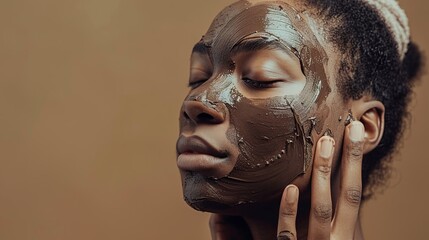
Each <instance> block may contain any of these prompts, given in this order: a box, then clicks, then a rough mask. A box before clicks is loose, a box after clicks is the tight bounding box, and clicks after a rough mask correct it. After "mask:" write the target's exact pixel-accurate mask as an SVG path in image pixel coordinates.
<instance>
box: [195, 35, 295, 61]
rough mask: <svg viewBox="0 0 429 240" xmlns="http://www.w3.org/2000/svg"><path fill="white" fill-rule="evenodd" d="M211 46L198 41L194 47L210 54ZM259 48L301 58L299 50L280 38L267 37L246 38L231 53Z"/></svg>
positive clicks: (198, 50) (198, 51) (197, 50)
mask: <svg viewBox="0 0 429 240" xmlns="http://www.w3.org/2000/svg"><path fill="white" fill-rule="evenodd" d="M209 49H210V47H208V46H207V45H205V44H204V43H203V42H198V43H197V44H195V46H194V48H193V49H192V52H193V53H201V54H208V53H209ZM258 50H283V51H285V52H286V53H288V54H291V55H293V56H296V57H298V58H299V54H298V51H297V50H296V49H294V48H289V47H287V46H285V45H284V44H282V43H281V42H280V41H278V40H272V39H266V38H259V37H258V38H250V39H245V40H243V41H241V42H239V43H238V44H236V45H235V46H234V47H233V49H232V50H231V54H232V55H234V54H237V53H239V52H254V51H258Z"/></svg>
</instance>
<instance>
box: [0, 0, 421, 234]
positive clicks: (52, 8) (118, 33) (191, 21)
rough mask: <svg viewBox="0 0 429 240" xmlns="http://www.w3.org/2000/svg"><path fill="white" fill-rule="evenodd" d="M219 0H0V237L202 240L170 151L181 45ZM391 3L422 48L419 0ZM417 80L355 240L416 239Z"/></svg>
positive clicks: (181, 74) (182, 66) (201, 224)
mask: <svg viewBox="0 0 429 240" xmlns="http://www.w3.org/2000/svg"><path fill="white" fill-rule="evenodd" d="M229 2H230V1H227V0H223V1H219V0H218V1H213V0H211V1H200V0H188V1H186V2H183V1H173V0H171V1H168V2H167V1H150V2H149V1H147V0H143V1H142V0H103V1H102V0H70V1H67V0H63V1H58V0H44V1H34V0H13V1H5V0H3V1H1V2H0V239H5V240H15V239H16V240H27V239H28V240H30V239H31V240H35V239H43V240H50V239H103V240H109V239H191V240H193V239H208V236H209V232H208V228H207V219H208V214H203V213H198V212H196V211H193V210H191V209H190V208H188V207H187V206H186V205H185V203H184V202H183V200H182V197H181V189H180V182H179V175H178V171H177V169H176V165H175V150H174V149H175V141H176V137H177V133H178V124H177V119H178V110H179V106H180V104H181V100H182V99H183V97H184V96H185V93H186V91H187V88H186V81H187V76H188V57H189V53H190V50H191V47H192V45H193V43H195V42H196V41H197V40H199V38H200V36H201V34H203V33H204V32H205V30H206V29H207V27H208V25H209V23H210V21H211V19H212V18H213V17H214V15H215V14H216V13H217V12H218V11H219V10H220V9H221V8H222V7H223V6H225V5H226V4H227V3H229ZM401 3H402V5H403V6H404V8H405V9H406V11H407V13H408V15H409V17H410V22H411V26H412V34H413V36H414V39H415V40H416V41H417V42H418V43H419V44H420V45H421V47H422V48H423V49H424V50H426V51H427V50H428V49H429V45H428V43H429V41H428V40H429V39H428V38H429V35H428V31H427V21H428V16H427V12H428V10H429V7H428V6H429V4H428V3H427V1H423V0H408V1H401ZM428 81H429V79H428V77H427V76H426V77H425V78H424V79H423V81H422V83H421V84H420V85H419V86H418V87H417V88H416V98H415V101H414V102H413V104H412V106H411V110H412V121H411V124H410V126H411V130H410V131H408V132H407V134H406V138H405V142H404V144H403V145H404V147H403V151H402V155H401V157H399V158H398V161H397V162H396V164H395V167H396V171H395V174H394V178H393V179H392V181H391V186H390V187H389V188H388V190H387V191H385V193H384V195H378V197H377V199H375V200H373V201H371V202H369V203H368V204H367V206H365V208H364V228H365V229H364V230H365V232H366V235H367V237H368V239H423V238H425V237H427V236H428V235H429V228H428V227H427V223H428V220H427V218H428V216H429V212H428V209H429V207H428V206H427V204H428V202H429V192H428V188H427V184H428V179H427V178H428V176H429V175H428V168H429V161H428V159H429V158H428V157H427V156H426V155H425V152H424V149H425V147H426V146H427V141H424V140H425V139H427V138H425V136H426V135H427V134H428V133H429V131H428V127H427V126H426V124H427V123H428V122H429V114H428V103H429V94H428V91H429V82H428Z"/></svg>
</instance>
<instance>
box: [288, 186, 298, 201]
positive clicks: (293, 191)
mask: <svg viewBox="0 0 429 240" xmlns="http://www.w3.org/2000/svg"><path fill="white" fill-rule="evenodd" d="M297 198H298V188H297V187H295V186H294V185H289V186H288V187H287V189H286V201H287V202H288V203H294V202H296V199H297Z"/></svg>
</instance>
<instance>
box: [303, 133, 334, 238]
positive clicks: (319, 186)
mask: <svg viewBox="0 0 429 240" xmlns="http://www.w3.org/2000/svg"><path fill="white" fill-rule="evenodd" d="M334 147H335V141H334V139H333V138H331V137H329V136H324V137H321V138H320V139H319V141H318V143H317V146H316V153H315V156H314V162H313V172H312V180H311V210H310V222H309V229H308V239H329V237H330V232H331V219H332V200H331V186H330V177H331V165H332V157H333V154H334Z"/></svg>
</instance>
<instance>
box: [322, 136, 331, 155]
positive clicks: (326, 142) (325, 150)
mask: <svg viewBox="0 0 429 240" xmlns="http://www.w3.org/2000/svg"><path fill="white" fill-rule="evenodd" d="M333 148H334V141H333V140H332V138H330V137H323V138H322V142H321V147H320V156H321V157H322V158H325V159H328V158H330V157H331V155H332V152H333V151H332V150H333Z"/></svg>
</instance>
